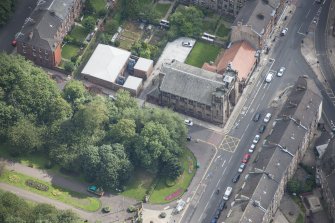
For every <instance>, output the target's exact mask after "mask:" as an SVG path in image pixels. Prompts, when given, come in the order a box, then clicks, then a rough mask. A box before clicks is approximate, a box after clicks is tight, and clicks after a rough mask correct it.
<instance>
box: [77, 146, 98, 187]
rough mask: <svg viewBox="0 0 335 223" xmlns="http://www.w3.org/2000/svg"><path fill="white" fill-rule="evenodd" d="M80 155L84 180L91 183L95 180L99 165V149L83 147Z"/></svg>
mask: <svg viewBox="0 0 335 223" xmlns="http://www.w3.org/2000/svg"><path fill="white" fill-rule="evenodd" d="M82 149H83V150H82V152H81V155H80V162H81V168H82V170H83V172H84V176H85V179H86V180H88V181H90V182H92V181H94V180H95V179H96V174H97V171H98V168H99V165H100V155H99V148H98V147H96V146H88V147H83V148H82Z"/></svg>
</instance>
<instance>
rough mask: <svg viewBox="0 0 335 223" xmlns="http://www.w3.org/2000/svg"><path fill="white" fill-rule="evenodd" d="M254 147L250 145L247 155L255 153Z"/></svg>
mask: <svg viewBox="0 0 335 223" xmlns="http://www.w3.org/2000/svg"><path fill="white" fill-rule="evenodd" d="M255 148H256V145H255V144H251V146H250V148H249V150H248V151H249V153H253V152H254V151H255Z"/></svg>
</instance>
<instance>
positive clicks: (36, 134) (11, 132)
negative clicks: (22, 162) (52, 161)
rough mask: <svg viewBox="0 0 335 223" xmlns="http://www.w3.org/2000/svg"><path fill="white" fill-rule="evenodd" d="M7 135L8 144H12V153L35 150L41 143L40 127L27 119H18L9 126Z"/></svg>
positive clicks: (17, 153)
mask: <svg viewBox="0 0 335 223" xmlns="http://www.w3.org/2000/svg"><path fill="white" fill-rule="evenodd" d="M7 137H8V142H9V144H10V145H12V150H11V154H12V155H19V154H23V153H30V152H32V151H36V150H37V149H39V148H40V147H41V145H42V144H43V141H42V129H41V128H38V127H37V126H36V125H35V124H34V123H32V122H31V121H29V120H27V119H20V120H19V121H18V122H17V123H16V124H15V125H13V126H11V127H9V129H8V135H7Z"/></svg>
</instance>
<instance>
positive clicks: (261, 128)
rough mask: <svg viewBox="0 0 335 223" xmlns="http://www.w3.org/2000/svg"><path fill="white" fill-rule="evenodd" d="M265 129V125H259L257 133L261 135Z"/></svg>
mask: <svg viewBox="0 0 335 223" xmlns="http://www.w3.org/2000/svg"><path fill="white" fill-rule="evenodd" d="M265 128H266V125H261V126H259V128H258V132H259V133H263V132H264V131H265Z"/></svg>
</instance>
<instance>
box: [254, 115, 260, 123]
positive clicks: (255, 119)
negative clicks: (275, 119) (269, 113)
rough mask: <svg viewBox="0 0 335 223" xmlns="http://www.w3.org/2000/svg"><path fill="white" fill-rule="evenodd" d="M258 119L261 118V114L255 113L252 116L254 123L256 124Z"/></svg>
mask: <svg viewBox="0 0 335 223" xmlns="http://www.w3.org/2000/svg"><path fill="white" fill-rule="evenodd" d="M260 118H261V113H256V114H255V116H254V122H258V120H259V119H260Z"/></svg>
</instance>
